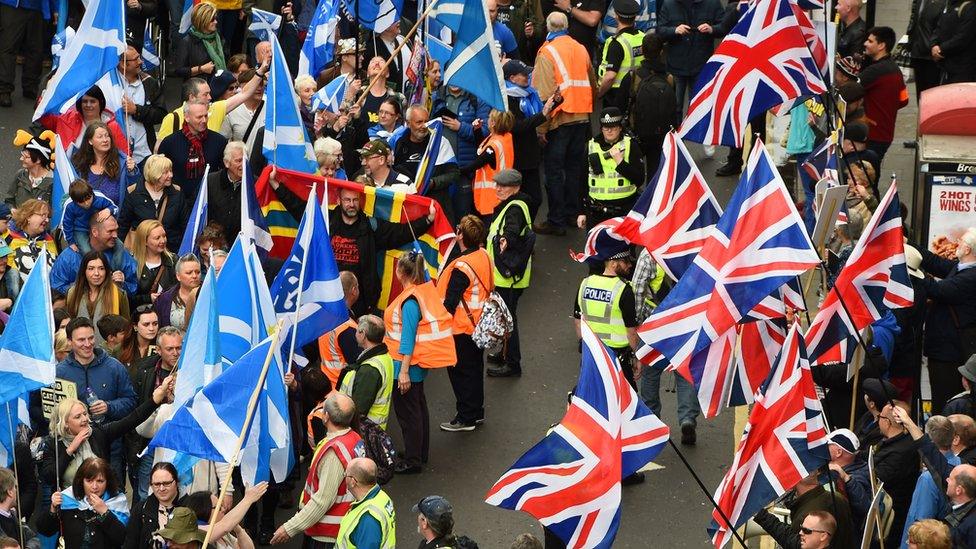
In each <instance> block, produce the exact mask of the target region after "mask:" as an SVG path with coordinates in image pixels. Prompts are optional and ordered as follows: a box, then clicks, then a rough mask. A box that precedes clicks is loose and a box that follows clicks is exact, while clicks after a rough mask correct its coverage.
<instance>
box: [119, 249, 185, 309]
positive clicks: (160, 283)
mask: <svg viewBox="0 0 976 549" xmlns="http://www.w3.org/2000/svg"><path fill="white" fill-rule="evenodd" d="M157 275H159V278H157ZM176 283H177V280H176V265H175V263H174V261H173V256H171V255H164V256H162V257H161V258H160V264H159V267H157V268H155V269H147V268H143V269H142V274H140V275H139V286H138V287H137V288H136V293H135V295H131V296H129V308H130V309H132V310H135V308H136V307H138V306H140V305H149V304H151V303H152V294H154V293H157V292H160V291H166V290H168V289H170V288H172V287H173V285H175V284H176ZM160 288H162V290H160Z"/></svg>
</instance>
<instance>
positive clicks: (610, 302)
mask: <svg viewBox="0 0 976 549" xmlns="http://www.w3.org/2000/svg"><path fill="white" fill-rule="evenodd" d="M627 285H628V282H627V281H625V280H622V279H621V278H619V277H616V276H614V277H609V276H601V275H590V276H588V277H586V278H584V279H583V282H582V283H581V284H580V287H579V294H578V295H577V296H576V302H577V303H578V304H579V308H580V313H581V315H580V316H581V317H582V319H583V320H585V321H586V323H587V324H589V325H590V328H591V329H592V330H593V333H595V334H596V335H597V337H599V338H600V341H602V342H603V343H605V344H606V345H607V346H608V347H613V348H615V349H621V348H624V347H627V346H628V345H630V341H629V340H628V339H627V326H625V325H624V315H623V312H622V311H621V310H620V296H621V294H623V291H624V288H626V287H627Z"/></svg>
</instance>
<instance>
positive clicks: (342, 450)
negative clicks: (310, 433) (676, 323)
mask: <svg viewBox="0 0 976 549" xmlns="http://www.w3.org/2000/svg"><path fill="white" fill-rule="evenodd" d="M362 440H363V439H362V438H361V437H360V436H359V433H357V432H356V431H353V430H352V429H349V431H348V432H347V433H345V434H343V435H340V436H337V437H335V438H333V439H326V440H323V441H322V442H320V443H319V446H318V448H316V449H315V454H314V455H313V456H312V463H311V464H310V465H309V466H308V467H309V469H308V478H307V479H306V480H305V489H304V490H302V505H305V504H306V503H308V502H309V500H311V499H312V495H313V494H315V492H316V491H318V489H319V462H320V461H322V458H324V457H325V454H326V453H327V452H328V451H329V450H332V451H333V452H335V455H336V457H337V458H339V462H340V463H342V468H343V469H345V468H346V466H347V465H349V461H350V460H352V459H353V458H355V457H357V456H356V446H357V445H358V444H359V443H360V442H362ZM355 499H356V498H354V497H353V495H352V494H351V493H349V491H348V490H347V489H346V483H345V482H341V483H339V490H338V491H337V492H336V497H335V501H334V502H333V503H332V507H329V510H328V511H326V512H325V514H324V515H322V518H320V519H319V521H318V522H316V523H315V524H313V525H312V526H309V527H308V528H307V529H306V530H305V535H306V536H311V537H315V538H331V539H333V540H334V539H336V537H337V536H338V535H339V521H341V520H342V517H343V516H345V514H346V511H348V510H349V506H350V505H352V502H353V501H354V500H355Z"/></svg>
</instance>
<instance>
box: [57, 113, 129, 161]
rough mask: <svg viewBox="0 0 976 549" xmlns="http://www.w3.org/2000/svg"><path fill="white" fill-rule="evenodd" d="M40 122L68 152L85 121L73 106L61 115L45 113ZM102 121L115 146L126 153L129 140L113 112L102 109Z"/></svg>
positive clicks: (80, 132) (70, 150) (79, 134)
mask: <svg viewBox="0 0 976 549" xmlns="http://www.w3.org/2000/svg"><path fill="white" fill-rule="evenodd" d="M40 122H41V125H42V126H44V127H45V128H47V129H49V130H52V131H54V133H56V134H58V137H60V138H61V145H62V146H63V147H64V148H65V151H66V152H69V153H71V152H72V151H73V149H72V145H74V143H75V141H77V140H78V138H79V137H80V136H81V134H82V133H83V132H84V131H85V121H84V120H83V119H82V118H81V112H79V111H78V109H75V108H72V109H70V110H68V112H66V113H64V114H62V115H55V114H46V115H44V116H42V117H41V120H40ZM102 122H105V125H106V126H108V131H109V133H111V134H112V141H114V142H115V146H116V147H118V149H119V151H120V152H122V153H124V154H126V155H128V154H129V140H128V139H126V138H125V133H124V132H123V131H122V128H121V127H119V123H118V122H116V121H115V114H114V113H112V111H109V110H105V111H103V112H102ZM123 167H124V166H123Z"/></svg>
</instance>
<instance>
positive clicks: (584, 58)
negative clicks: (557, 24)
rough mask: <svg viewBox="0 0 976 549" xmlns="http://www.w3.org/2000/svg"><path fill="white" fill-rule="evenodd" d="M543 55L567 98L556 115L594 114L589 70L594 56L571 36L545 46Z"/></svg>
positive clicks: (560, 91)
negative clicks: (561, 113)
mask: <svg viewBox="0 0 976 549" xmlns="http://www.w3.org/2000/svg"><path fill="white" fill-rule="evenodd" d="M539 55H540V56H542V57H544V58H546V59H548V60H549V61H550V62H551V63H552V66H553V77H554V78H555V80H556V87H557V88H559V93H560V94H562V96H563V102H562V103H560V104H559V105H557V106H556V107H555V108H553V109H552V112H553V113H558V112H559V111H563V112H567V113H587V114H588V113H591V112H593V86H591V85H590V76H589V74H588V70H587V69H588V63H589V61H588V59H589V58H590V54H589V53H588V52H587V51H586V48H584V47H583V45H582V44H580V43H579V42H577V41H575V40H573V39H572V38H570V37H569V36H568V35H563V36H558V37H556V38H554V39H552V40H550V41H548V42H546V43H545V44H543V45H542V47H541V48H540V49H539Z"/></svg>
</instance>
